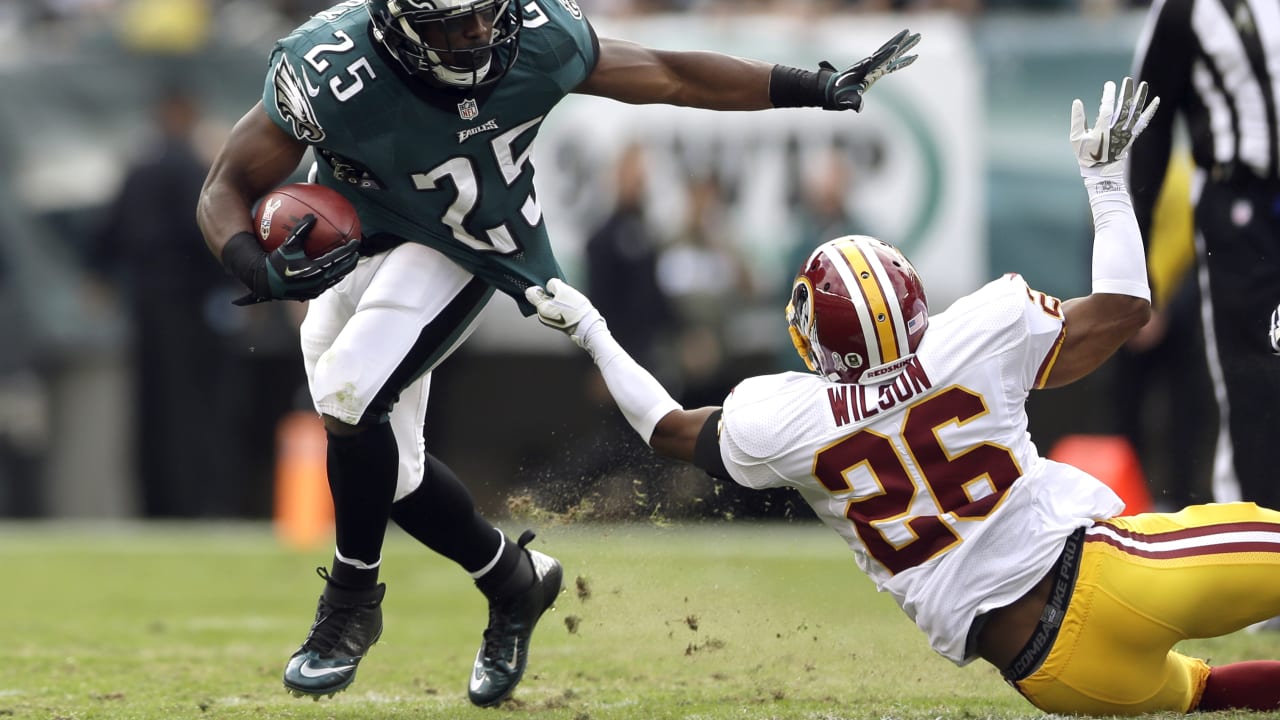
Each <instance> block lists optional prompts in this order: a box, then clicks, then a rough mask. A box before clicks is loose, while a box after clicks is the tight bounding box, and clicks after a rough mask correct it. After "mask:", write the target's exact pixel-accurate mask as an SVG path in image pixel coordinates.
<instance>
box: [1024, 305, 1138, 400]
mask: <svg viewBox="0 0 1280 720" xmlns="http://www.w3.org/2000/svg"><path fill="white" fill-rule="evenodd" d="M1062 312H1063V315H1064V317H1065V318H1066V333H1065V337H1064V338H1063V341H1062V349H1061V350H1060V351H1059V352H1058V358H1057V361H1056V362H1055V363H1054V365H1053V370H1052V371H1051V372H1050V373H1049V376H1048V378H1047V380H1046V382H1045V387H1047V388H1055V387H1061V386H1063V385H1067V384H1069V383H1073V382H1075V381H1076V380H1079V379H1080V378H1083V377H1084V376H1086V375H1088V374H1089V373H1091V372H1093V371H1094V370H1096V369H1097V368H1098V367H1099V366H1101V365H1102V363H1104V362H1106V360H1107V358H1109V357H1111V356H1112V355H1113V354H1114V353H1115V351H1116V350H1119V349H1120V346H1121V345H1124V344H1125V343H1126V342H1127V341H1128V340H1129V339H1130V338H1132V337H1133V336H1134V335H1137V334H1138V331H1139V330H1141V329H1142V328H1143V326H1144V325H1146V324H1147V321H1148V320H1150V319H1151V302H1150V301H1149V300H1147V299H1145V298H1139V297H1133V296H1131V295H1117V294H1111V293H1094V294H1092V295H1089V296H1087V297H1082V298H1073V299H1071V300H1067V301H1066V302H1064V303H1062Z"/></svg>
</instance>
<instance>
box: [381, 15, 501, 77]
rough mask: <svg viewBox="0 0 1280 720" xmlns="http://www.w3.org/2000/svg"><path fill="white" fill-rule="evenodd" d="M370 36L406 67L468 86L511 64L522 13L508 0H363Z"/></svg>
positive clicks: (419, 75) (422, 75) (415, 72)
mask: <svg viewBox="0 0 1280 720" xmlns="http://www.w3.org/2000/svg"><path fill="white" fill-rule="evenodd" d="M366 6H367V7H368V9H369V17H370V18H372V20H373V35H374V37H375V38H377V39H378V41H379V42H381V43H382V44H383V45H385V46H386V48H387V50H388V51H389V52H390V53H391V55H392V56H393V57H395V58H396V60H398V61H399V62H400V64H401V65H402V66H403V67H404V69H405V71H407V72H408V73H410V74H411V75H414V76H416V77H419V78H422V79H423V80H426V81H427V82H429V83H432V84H433V85H436V86H439V87H444V88H450V89H458V90H469V89H471V88H474V87H477V86H480V85H489V84H491V83H495V82H497V81H498V80H499V79H500V78H501V77H502V76H503V75H505V74H506V72H507V70H509V69H511V66H512V65H514V64H515V61H516V54H517V52H518V51H519V43H518V42H517V38H518V36H519V34H520V26H521V18H520V9H519V7H518V5H517V4H516V3H515V2H513V1H512V0H366Z"/></svg>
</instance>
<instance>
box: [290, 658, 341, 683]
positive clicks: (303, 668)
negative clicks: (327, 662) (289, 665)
mask: <svg viewBox="0 0 1280 720" xmlns="http://www.w3.org/2000/svg"><path fill="white" fill-rule="evenodd" d="M354 667H355V665H339V666H337V667H328V668H313V667H311V661H310V660H308V661H307V662H304V663H302V664H301V665H299V666H298V674H299V675H301V676H302V677H304V678H312V679H315V678H321V677H324V676H325V675H332V674H334V673H339V672H342V671H344V670H350V669H352V668H354Z"/></svg>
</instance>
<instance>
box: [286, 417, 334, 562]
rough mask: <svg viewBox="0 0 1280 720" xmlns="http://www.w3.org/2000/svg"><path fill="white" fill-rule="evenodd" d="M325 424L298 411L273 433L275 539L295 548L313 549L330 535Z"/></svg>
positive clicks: (329, 499) (331, 520) (331, 529)
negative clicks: (274, 439) (274, 436)
mask: <svg viewBox="0 0 1280 720" xmlns="http://www.w3.org/2000/svg"><path fill="white" fill-rule="evenodd" d="M326 444H327V440H326V438H325V432H324V423H323V422H322V421H321V420H320V417H319V416H318V415H316V414H315V413H314V412H310V411H306V410H298V411H295V412H291V413H289V414H288V415H285V416H284V417H283V418H281V419H280V423H279V425H278V426H277V429H276V484H275V530H276V537H278V538H280V540H281V541H283V542H284V543H285V544H287V545H289V546H291V547H295V548H304V549H306V548H314V547H316V546H318V545H319V544H320V543H322V542H324V541H326V540H328V539H330V538H331V537H332V534H333V499H332V498H331V497H330V496H329V474H328V471H327V470H326V467H325V448H326Z"/></svg>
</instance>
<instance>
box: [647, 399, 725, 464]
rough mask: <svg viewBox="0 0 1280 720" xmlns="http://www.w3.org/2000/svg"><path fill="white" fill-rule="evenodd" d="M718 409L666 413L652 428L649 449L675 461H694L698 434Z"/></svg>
mask: <svg viewBox="0 0 1280 720" xmlns="http://www.w3.org/2000/svg"><path fill="white" fill-rule="evenodd" d="M719 409H720V408H718V407H703V408H698V409H696V410H673V411H671V412H669V413H667V414H666V415H665V416H663V418H662V419H661V420H659V421H658V424H657V425H655V426H654V428H653V435H652V436H651V437H650V438H649V447H652V448H653V450H654V452H656V453H658V454H659V455H663V456H665V457H669V458H675V459H676V460H683V461H685V462H689V463H691V462H693V461H694V450H695V448H697V445H698V434H699V433H701V432H702V426H703V425H705V424H706V423H707V418H708V417H710V416H711V414H712V413H714V412H715V411H716V410H719Z"/></svg>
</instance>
